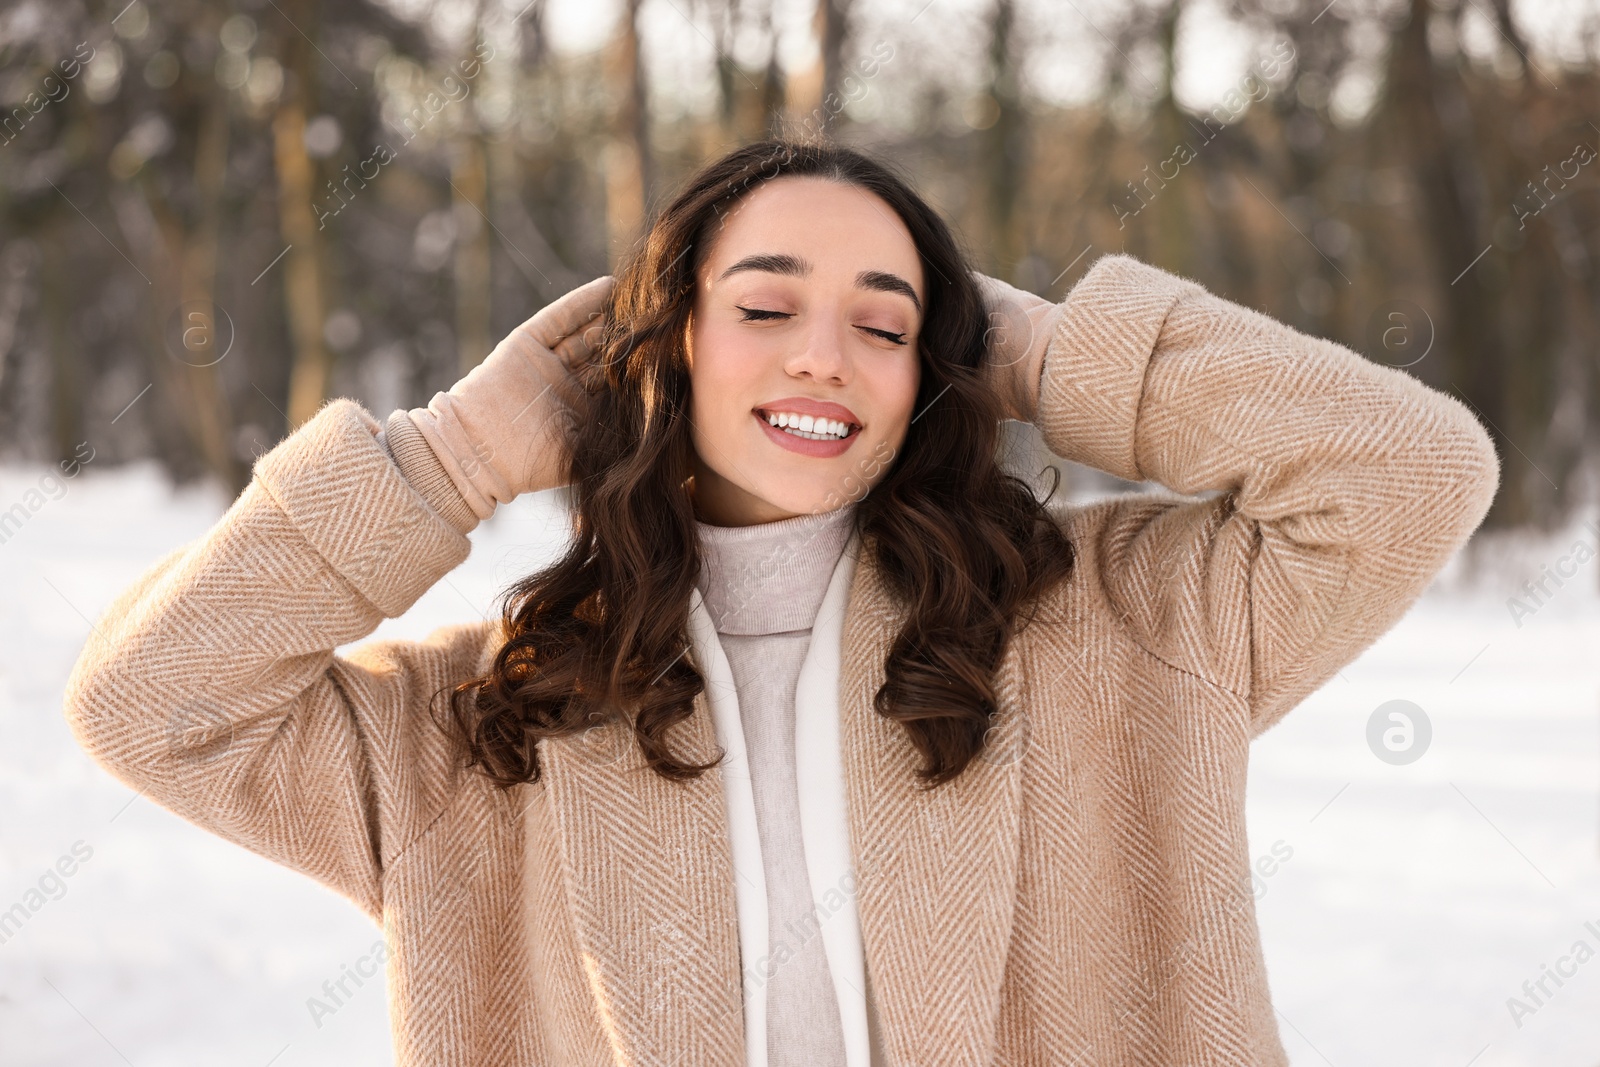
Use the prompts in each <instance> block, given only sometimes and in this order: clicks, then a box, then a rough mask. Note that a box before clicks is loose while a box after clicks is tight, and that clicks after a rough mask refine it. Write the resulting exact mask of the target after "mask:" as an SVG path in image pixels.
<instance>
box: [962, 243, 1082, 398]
mask: <svg viewBox="0 0 1600 1067" xmlns="http://www.w3.org/2000/svg"><path fill="white" fill-rule="evenodd" d="M972 277H973V280H974V281H976V282H977V283H978V289H979V290H980V291H981V292H982V293H983V302H984V307H985V308H986V310H987V311H988V314H989V328H988V329H987V330H986V331H985V332H984V342H985V346H986V351H985V353H984V364H983V369H984V373H985V376H986V378H987V379H988V381H989V382H990V384H991V385H992V386H993V387H994V389H995V391H996V392H997V393H998V394H999V395H1000V399H1001V401H1002V402H1003V403H1004V404H1005V407H1006V417H1007V418H1012V419H1018V420H1020V421H1022V422H1032V421H1033V418H1034V415H1035V414H1036V413H1037V412H1038V410H1039V378H1040V375H1041V374H1042V373H1043V372H1044V353H1045V349H1047V348H1048V347H1049V346H1050V338H1051V337H1052V336H1053V335H1054V333H1055V328H1056V325H1057V323H1059V322H1060V321H1061V315H1062V314H1063V312H1064V311H1065V309H1066V305H1065V304H1053V303H1051V302H1050V301H1048V300H1046V299H1045V298H1044V297H1042V296H1036V295H1034V294H1033V293H1030V292H1027V291H1026V290H1023V289H1018V288H1016V287H1015V286H1013V285H1008V284H1007V283H1005V282H1003V281H1001V280H1000V279H998V278H991V277H989V276H988V275H987V274H979V273H978V272H977V271H973V272H972Z"/></svg>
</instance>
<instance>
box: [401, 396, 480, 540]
mask: <svg viewBox="0 0 1600 1067" xmlns="http://www.w3.org/2000/svg"><path fill="white" fill-rule="evenodd" d="M383 441H384V445H385V447H387V448H388V449H389V454H390V455H391V456H393V457H394V461H395V464H396V465H397V466H398V467H399V468H400V473H401V474H404V475H405V476H406V481H408V482H410V483H411V486H412V488H414V489H416V491H417V492H419V493H421V494H422V499H424V500H426V501H427V502H428V503H429V504H430V505H432V507H433V510H435V511H437V512H438V513H439V514H440V515H442V516H444V519H445V521H447V522H448V523H450V525H451V526H454V527H455V528H456V529H457V530H460V531H461V532H462V533H470V532H471V531H472V529H473V528H474V527H476V526H477V525H478V516H477V515H476V514H475V513H474V512H473V510H472V506H471V505H470V504H468V503H467V498H466V497H464V496H463V495H462V494H461V490H459V489H457V488H456V483H455V482H454V481H453V480H452V479H451V477H450V473H449V472H448V471H446V470H445V467H444V464H443V463H441V462H439V457H438V456H437V455H436V454H435V453H434V451H433V447H432V446H431V445H429V444H428V439H427V438H426V437H425V436H423V433H422V431H421V430H419V429H418V428H417V424H416V423H415V422H413V421H412V420H411V416H410V415H408V414H407V413H406V412H405V411H402V410H396V411H395V412H394V413H393V414H391V415H390V416H389V421H388V422H387V423H385V424H384V430H383Z"/></svg>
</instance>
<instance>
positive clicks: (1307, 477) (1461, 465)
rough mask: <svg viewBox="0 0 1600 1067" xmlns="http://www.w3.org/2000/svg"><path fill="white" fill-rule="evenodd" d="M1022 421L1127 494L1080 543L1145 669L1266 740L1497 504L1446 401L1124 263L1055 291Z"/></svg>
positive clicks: (1462, 418)
mask: <svg viewBox="0 0 1600 1067" xmlns="http://www.w3.org/2000/svg"><path fill="white" fill-rule="evenodd" d="M1063 304H1064V305H1065V308H1064V311H1063V313H1062V315H1061V316H1060V318H1059V320H1058V321H1057V324H1056V327H1055V330H1054V332H1053V333H1052V335H1051V337H1050V339H1049V341H1048V345H1047V349H1046V354H1045V359H1044V365H1043V370H1042V374H1041V380H1040V391H1039V410H1038V412H1037V413H1036V416H1035V418H1034V422H1035V424H1036V425H1037V427H1038V429H1039V431H1040V434H1041V436H1042V437H1043V438H1044V441H1045V443H1046V444H1047V445H1048V446H1049V447H1050V448H1051V449H1052V450H1053V451H1055V452H1056V453H1057V454H1058V455H1060V456H1062V457H1063V458H1066V459H1069V460H1072V461H1074V462H1078V463H1084V464H1087V465H1090V466H1093V467H1097V468H1099V469H1101V470H1104V471H1107V472H1109V473H1111V474H1114V475H1116V476H1117V477H1120V478H1124V479H1127V480H1129V481H1151V482H1156V483H1159V484H1160V485H1162V486H1164V487H1167V488H1169V489H1172V490H1175V491H1176V492H1177V493H1181V494H1189V495H1190V496H1194V495H1199V494H1208V493H1210V494H1213V495H1211V496H1209V497H1204V498H1202V499H1199V500H1193V499H1189V500H1185V499H1181V498H1180V499H1172V498H1171V497H1170V494H1168V495H1165V496H1164V495H1162V494H1155V493H1145V494H1133V495H1130V496H1128V497H1125V498H1122V499H1121V500H1120V501H1118V502H1117V503H1116V504H1115V506H1114V507H1113V508H1112V509H1111V511H1110V513H1109V514H1108V516H1107V518H1106V521H1105V522H1104V523H1103V524H1098V525H1096V526H1095V534H1094V539H1093V540H1094V543H1093V544H1091V545H1086V546H1079V547H1080V550H1087V551H1090V552H1092V553H1093V554H1094V557H1095V559H1096V561H1097V568H1096V569H1097V571H1098V573H1099V574H1100V576H1101V577H1100V580H1101V584H1102V586H1103V588H1104V593H1105V596H1106V597H1107V598H1108V600H1109V601H1110V604H1111V606H1112V609H1113V610H1114V611H1116V612H1117V613H1118V614H1119V615H1120V617H1121V618H1122V620H1123V623H1124V625H1125V626H1126V628H1127V629H1128V631H1129V632H1130V634H1131V635H1132V636H1133V638H1134V639H1135V640H1136V641H1137V642H1139V644H1140V645H1141V646H1142V647H1143V648H1145V649H1146V650H1147V651H1148V652H1149V653H1151V654H1152V655H1153V656H1155V657H1157V658H1158V659H1160V660H1162V661H1164V662H1165V663H1167V664H1168V665H1170V666H1172V667H1174V668H1177V669H1179V670H1182V671H1185V672H1188V673H1190V674H1193V675H1196V676H1198V677H1200V678H1202V679H1204V680H1206V681H1207V682H1209V683H1212V684H1215V685H1217V686H1220V687H1222V688H1224V689H1226V690H1229V691H1230V692H1232V693H1233V694H1235V695H1236V696H1238V697H1240V698H1242V700H1243V702H1244V704H1245V706H1247V707H1248V715H1249V722H1248V723H1247V724H1246V725H1247V727H1248V730H1249V736H1251V737H1254V736H1256V735H1258V734H1260V733H1261V732H1262V731H1263V730H1265V729H1267V728H1268V727H1269V726H1271V725H1273V724H1274V723H1275V722H1277V721H1278V720H1279V719H1280V718H1282V717H1283V716H1284V715H1285V714H1286V713H1287V712H1288V711H1290V710H1291V709H1292V708H1294V707H1295V706H1296V705H1297V704H1298V703H1299V702H1300V701H1302V700H1303V699H1305V698H1306V697H1307V696H1309V695H1310V694H1311V693H1312V692H1314V691H1315V690H1316V689H1317V688H1318V687H1319V686H1321V685H1322V684H1323V683H1324V682H1325V681H1327V680H1328V679H1329V678H1330V677H1332V676H1333V675H1334V674H1335V673H1336V672H1337V671H1338V669H1339V668H1340V667H1342V666H1344V665H1345V664H1347V663H1349V662H1350V661H1351V660H1353V659H1355V658H1356V656H1357V655H1359V654H1360V652H1361V651H1362V650H1363V649H1365V648H1366V647H1367V646H1368V645H1370V644H1371V643H1372V642H1373V641H1375V640H1376V639H1377V638H1378V637H1380V636H1381V635H1382V634H1383V633H1384V632H1385V631H1387V630H1388V629H1389V628H1390V627H1392V626H1393V625H1394V624H1395V623H1396V622H1397V621H1398V620H1399V619H1400V618H1401V617H1402V616H1403V615H1404V614H1405V612H1406V611H1407V609H1408V608H1409V607H1410V606H1411V604H1412V603H1413V602H1414V601H1415V600H1416V599H1417V598H1418V597H1419V596H1420V595H1421V594H1422V592H1423V591H1424V590H1425V589H1426V588H1427V586H1428V584H1429V582H1430V581H1431V580H1432V578H1433V577H1434V575H1435V574H1436V573H1437V572H1438V571H1439V570H1440V569H1441V568H1442V567H1443V565H1444V564H1445V563H1446V562H1448V560H1449V559H1450V557H1451V556H1452V555H1453V554H1454V553H1455V552H1456V550H1457V549H1459V548H1460V547H1461V546H1462V545H1463V544H1464V543H1465V542H1466V541H1467V539H1468V537H1469V536H1470V535H1471V534H1472V532H1473V531H1474V530H1475V529H1476V528H1477V527H1478V525H1479V524H1480V523H1481V522H1482V520H1483V518H1484V516H1485V514H1486V513H1487V512H1488V509H1489V505H1490V502H1491V501H1492V499H1493V497H1494V494H1495V491H1496V489H1497V487H1498V485H1499V476H1500V474H1499V459H1498V457H1497V455H1496V453H1495V449H1494V445H1493V442H1492V441H1491V439H1490V438H1489V435H1488V434H1487V433H1486V432H1485V431H1484V430H1483V428H1482V426H1480V425H1479V423H1478V421H1477V419H1476V418H1475V417H1474V416H1473V414H1472V413H1471V412H1470V411H1469V410H1468V409H1467V407H1466V406H1465V405H1464V404H1462V403H1461V402H1460V401H1457V400H1456V399H1454V398H1453V397H1450V396H1448V395H1446V394H1444V393H1442V392H1439V391H1437V390H1435V389H1432V388H1430V387H1428V386H1426V385H1424V384H1423V383H1422V382H1420V381H1418V380H1417V379H1415V378H1413V377H1411V376H1410V375H1409V374H1406V373H1405V372H1403V371H1400V370H1396V369H1394V368H1391V367H1386V366H1383V365H1381V364H1378V363H1375V362H1372V361H1370V360H1368V359H1366V358H1365V357H1363V356H1361V355H1359V354H1358V353H1356V352H1355V351H1353V350H1352V349H1350V348H1347V347H1344V346H1342V345H1339V344H1337V343H1334V342H1332V341H1328V340H1323V339H1320V338H1316V337H1312V336H1309V335H1307V334H1305V333H1302V332H1300V331H1298V330H1296V329H1294V328H1292V327H1290V326H1287V325H1285V324H1283V323H1281V322H1278V321H1277V320H1275V319H1272V318H1270V317H1269V316H1267V315H1264V314H1262V313H1260V312H1257V311H1254V310H1252V309H1250V308H1247V307H1244V306H1242V305H1240V304H1236V303H1233V302H1231V301H1228V300H1225V299H1222V298H1220V297H1218V296H1215V295H1213V294H1212V293H1210V292H1208V291H1207V290H1206V289H1205V288H1204V287H1203V286H1201V285H1199V284H1197V283H1195V282H1192V281H1189V280H1187V279H1185V278H1182V277H1180V276H1178V275H1176V274H1173V273H1170V272H1167V271H1164V270H1162V269H1160V268H1157V267H1154V266H1151V265H1149V264H1146V263H1143V262H1141V261H1140V260H1138V259H1135V258H1133V257H1131V256H1128V255H1124V254H1112V255H1106V256H1102V257H1101V258H1099V259H1098V260H1096V261H1095V262H1094V263H1093V264H1092V265H1091V267H1090V269H1089V270H1088V272H1087V273H1085V275H1084V276H1083V277H1082V278H1081V279H1080V280H1079V281H1078V283H1077V284H1076V285H1075V286H1074V287H1073V288H1072V290H1071V291H1070V292H1069V293H1068V294H1067V297H1066V299H1065V300H1064V301H1063Z"/></svg>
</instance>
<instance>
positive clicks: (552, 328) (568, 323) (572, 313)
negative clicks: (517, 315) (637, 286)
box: [522, 274, 616, 349]
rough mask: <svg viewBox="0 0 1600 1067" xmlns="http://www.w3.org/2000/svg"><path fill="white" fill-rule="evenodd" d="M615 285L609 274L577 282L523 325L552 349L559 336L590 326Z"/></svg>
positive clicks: (614, 280)
mask: <svg viewBox="0 0 1600 1067" xmlns="http://www.w3.org/2000/svg"><path fill="white" fill-rule="evenodd" d="M615 286H616V279H615V278H614V277H612V276H611V275H609V274H607V275H604V276H603V277H599V278H596V279H595V280H594V281H592V282H587V283H585V284H583V285H580V286H578V287H577V288H576V289H574V290H572V291H571V292H569V293H567V294H565V295H564V296H562V297H560V298H559V299H557V300H555V301H553V302H552V303H550V304H549V305H547V306H546V307H545V308H543V309H542V310H540V311H539V312H538V313H537V314H536V315H534V316H533V318H531V319H529V320H528V321H527V322H525V323H523V327H522V328H523V330H524V332H526V333H527V335H528V336H529V337H531V338H532V339H533V340H534V341H536V342H537V343H539V344H541V345H543V346H544V347H546V348H549V349H554V348H555V347H556V345H557V344H559V343H560V342H561V339H562V338H564V337H566V336H568V335H569V334H571V333H573V332H574V331H575V330H577V329H579V328H580V327H583V326H588V325H590V323H591V322H592V320H593V319H594V318H595V317H596V316H598V315H600V314H601V312H602V310H603V308H604V305H605V301H606V298H607V297H609V296H610V295H611V290H612V289H613V288H614V287H615Z"/></svg>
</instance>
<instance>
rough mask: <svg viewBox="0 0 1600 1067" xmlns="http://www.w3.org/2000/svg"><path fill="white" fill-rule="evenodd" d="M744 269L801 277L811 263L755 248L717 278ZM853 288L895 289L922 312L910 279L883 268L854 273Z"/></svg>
mask: <svg viewBox="0 0 1600 1067" xmlns="http://www.w3.org/2000/svg"><path fill="white" fill-rule="evenodd" d="M745 270H761V271H768V272H770V273H772V274H788V275H792V276H793V277H796V278H803V277H805V276H806V275H807V274H810V273H811V264H810V263H808V262H807V261H805V260H803V259H801V258H800V257H799V256H791V255H789V254H788V253H785V252H757V253H754V254H752V255H748V256H745V257H744V258H743V259H741V260H739V262H737V263H735V264H734V265H733V266H731V267H729V268H728V269H727V270H725V271H723V272H722V273H721V274H719V275H717V281H719V282H720V281H722V280H723V279H724V278H726V277H728V276H729V275H732V274H738V273H739V272H740V271H745ZM856 288H858V289H871V290H874V291H875V292H880V293H899V294H900V295H901V296H905V297H908V298H910V300H911V304H912V306H913V307H915V308H916V309H917V314H919V315H920V314H922V301H920V300H918V299H917V291H916V290H915V289H913V288H911V283H910V282H908V281H906V280H905V279H904V278H902V277H900V275H898V274H890V273H889V272H888V271H883V270H864V271H862V272H861V273H860V274H857V275H856Z"/></svg>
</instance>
